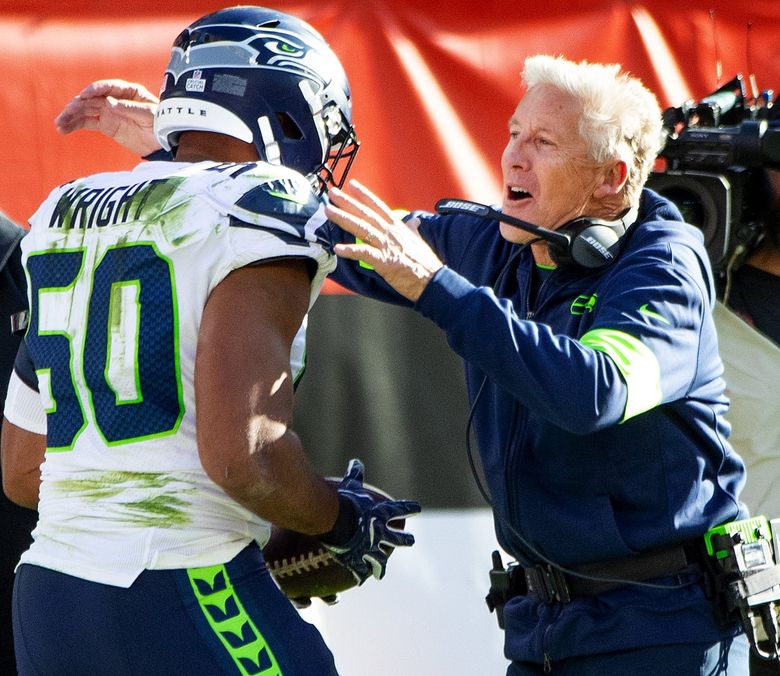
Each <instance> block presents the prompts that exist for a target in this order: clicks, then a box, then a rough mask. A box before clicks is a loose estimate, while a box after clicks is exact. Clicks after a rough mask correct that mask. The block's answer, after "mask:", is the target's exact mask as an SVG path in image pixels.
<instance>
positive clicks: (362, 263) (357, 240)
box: [355, 237, 374, 270]
mask: <svg viewBox="0 0 780 676" xmlns="http://www.w3.org/2000/svg"><path fill="white" fill-rule="evenodd" d="M355 244H364V242H363V240H362V239H360V237H355ZM358 265H359V266H360V267H361V268H365V269H366V270H373V269H374V266H373V265H371V264H370V263H366V262H365V261H358Z"/></svg>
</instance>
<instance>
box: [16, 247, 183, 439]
mask: <svg viewBox="0 0 780 676" xmlns="http://www.w3.org/2000/svg"><path fill="white" fill-rule="evenodd" d="M90 255H91V252H90V251H88V250H87V249H63V250H59V251H52V250H49V251H45V252H34V253H32V254H30V256H29V258H28V260H27V270H28V272H29V275H30V287H31V307H30V326H29V328H28V330H27V337H26V341H27V345H28V347H29V350H30V354H31V356H32V360H33V363H34V365H35V371H36V373H37V375H38V382H39V387H40V390H41V393H42V395H43V396H44V399H48V408H47V427H48V430H47V436H48V442H47V446H48V450H61V451H64V450H69V449H70V448H72V447H73V444H74V442H75V440H76V438H77V437H78V435H79V434H80V433H81V432H82V431H83V430H84V429H85V427H86V425H87V417H86V415H85V408H86V407H87V406H88V407H89V408H90V409H91V412H92V418H93V420H94V423H95V426H96V428H97V430H98V432H99V433H100V435H101V436H102V437H103V439H104V440H105V442H106V443H107V444H109V445H113V444H122V443H127V442H129V441H137V440H140V439H148V438H150V437H157V436H162V435H165V434H169V433H171V432H174V431H175V430H176V429H177V428H178V425H179V422H180V421H181V418H182V415H183V412H184V403H183V399H182V388H181V377H180V364H179V349H178V348H179V345H178V325H177V305H176V294H175V289H174V278H173V270H172V266H171V263H170V261H169V260H168V259H167V258H165V257H164V256H162V255H160V254H159V253H158V252H157V250H156V249H155V247H154V245H152V244H147V243H138V244H131V245H127V244H126V245H118V246H115V247H113V248H109V249H108V250H107V251H106V253H105V254H104V255H103V257H102V258H101V260H100V261H99V262H97V264H95V263H92V262H91V261H90V260H89V257H90Z"/></svg>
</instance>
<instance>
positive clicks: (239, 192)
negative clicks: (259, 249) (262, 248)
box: [209, 162, 324, 226]
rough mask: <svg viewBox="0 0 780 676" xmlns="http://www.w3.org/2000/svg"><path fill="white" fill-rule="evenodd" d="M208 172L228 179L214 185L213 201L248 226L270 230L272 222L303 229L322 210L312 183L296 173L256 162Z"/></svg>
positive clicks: (212, 184) (225, 166)
mask: <svg viewBox="0 0 780 676" xmlns="http://www.w3.org/2000/svg"><path fill="white" fill-rule="evenodd" d="M209 171H219V172H222V173H223V175H224V176H225V180H216V181H214V182H212V183H211V185H210V192H211V194H212V197H213V198H214V199H216V200H217V202H219V204H220V206H221V207H222V209H224V210H225V212H226V213H228V214H230V215H231V216H233V217H235V218H237V219H238V220H240V221H243V222H245V223H249V224H252V225H258V226H267V225H268V223H269V218H270V219H275V220H281V221H284V222H286V223H289V224H290V225H295V226H302V225H305V224H306V223H307V222H308V221H309V220H310V219H311V218H312V217H313V216H314V215H315V214H317V212H318V211H321V209H322V201H321V200H320V198H319V197H318V196H317V195H316V194H315V193H314V191H313V189H312V187H311V184H310V183H309V181H308V180H307V179H306V177H305V176H304V175H303V174H301V173H299V172H297V171H294V170H293V169H288V168H286V167H280V166H278V165H273V164H268V163H266V162H257V163H248V164H220V165H216V166H215V167H213V168H212V169H209ZM323 220H324V216H323Z"/></svg>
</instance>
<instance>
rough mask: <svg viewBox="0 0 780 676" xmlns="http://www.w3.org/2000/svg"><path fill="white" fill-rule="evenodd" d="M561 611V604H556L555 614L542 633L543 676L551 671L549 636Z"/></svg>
mask: <svg viewBox="0 0 780 676" xmlns="http://www.w3.org/2000/svg"><path fill="white" fill-rule="evenodd" d="M562 610H563V607H562V606H561V604H559V603H556V604H555V614H554V616H553V617H552V619H551V620H550V623H549V624H548V625H547V626H546V627H545V629H544V633H543V634H542V659H543V665H542V670H543V671H544V673H545V674H549V673H550V672H551V671H552V657H551V655H550V647H551V646H550V634H551V633H552V629H553V625H554V624H555V623H556V622H557V621H558V618H559V617H560V615H561V611H562Z"/></svg>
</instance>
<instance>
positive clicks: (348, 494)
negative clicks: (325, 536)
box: [323, 459, 420, 584]
mask: <svg viewBox="0 0 780 676" xmlns="http://www.w3.org/2000/svg"><path fill="white" fill-rule="evenodd" d="M363 471H364V468H363V463H362V462H361V461H360V460H357V459H355V460H350V462H349V466H348V467H347V472H346V474H345V475H344V478H343V479H342V480H341V483H340V484H339V487H338V489H337V490H338V492H339V495H340V496H341V497H342V498H346V499H347V500H349V501H350V502H351V503H352V505H353V507H354V509H355V514H356V517H357V528H356V530H355V534H354V535H353V536H352V537H351V538H350V539H349V541H347V542H346V543H344V544H343V545H340V546H337V545H333V544H328V543H325V542H324V543H323V544H324V545H325V547H327V549H328V551H329V552H330V553H331V554H332V555H333V558H335V559H336V560H337V561H338V562H339V563H340V564H341V565H343V566H344V567H346V568H347V569H348V570H349V571H350V572H351V573H352V575H354V576H355V579H356V580H357V582H358V584H363V583H364V582H365V581H366V580H367V579H368V578H369V577H371V576H372V575H373V576H374V577H375V578H377V579H382V578H383V577H384V575H385V569H386V567H387V557H388V555H389V553H390V551H392V548H393V547H411V546H412V545H413V544H414V536H413V535H412V534H411V533H407V532H406V531H403V530H398V529H396V528H394V527H393V525H392V523H391V522H392V521H393V519H403V518H406V517H407V516H414V515H415V514H419V512H420V503H419V502H417V501H416V500H380V501H378V502H377V501H376V499H375V498H373V497H371V495H370V494H369V493H368V492H367V491H366V490H365V489H364V488H363Z"/></svg>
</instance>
